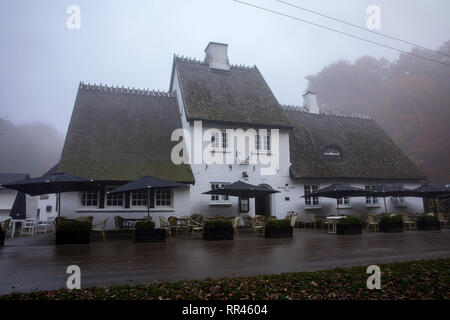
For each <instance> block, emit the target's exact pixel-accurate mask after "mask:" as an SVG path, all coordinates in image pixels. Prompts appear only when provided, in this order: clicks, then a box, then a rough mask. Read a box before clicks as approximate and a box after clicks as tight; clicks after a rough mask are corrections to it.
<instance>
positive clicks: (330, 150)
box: [323, 146, 341, 157]
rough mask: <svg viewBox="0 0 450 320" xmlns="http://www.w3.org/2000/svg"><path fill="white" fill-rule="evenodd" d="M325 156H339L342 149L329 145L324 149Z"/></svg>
mask: <svg viewBox="0 0 450 320" xmlns="http://www.w3.org/2000/svg"><path fill="white" fill-rule="evenodd" d="M323 155H324V156H332V157H339V156H340V155H341V150H340V149H339V148H338V147H336V146H328V147H326V148H325V150H324V151H323Z"/></svg>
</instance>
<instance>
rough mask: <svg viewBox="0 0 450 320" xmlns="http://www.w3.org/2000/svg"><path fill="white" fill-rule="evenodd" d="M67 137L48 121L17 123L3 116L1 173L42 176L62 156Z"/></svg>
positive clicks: (0, 136)
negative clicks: (47, 122)
mask: <svg viewBox="0 0 450 320" xmlns="http://www.w3.org/2000/svg"><path fill="white" fill-rule="evenodd" d="M63 144H64V136H63V135H62V134H61V133H59V132H58V131H57V130H56V129H54V128H53V127H52V126H50V125H49V124H46V123H41V122H37V123H31V124H25V125H17V126H16V125H14V124H13V123H11V122H10V121H8V120H5V119H1V118H0V150H1V152H0V172H1V173H29V174H30V175H31V176H32V177H36V176H40V175H42V174H43V173H45V172H47V171H48V170H49V169H50V168H51V167H53V166H54V165H55V164H56V163H57V162H58V161H59V158H60V156H61V151H62V147H63Z"/></svg>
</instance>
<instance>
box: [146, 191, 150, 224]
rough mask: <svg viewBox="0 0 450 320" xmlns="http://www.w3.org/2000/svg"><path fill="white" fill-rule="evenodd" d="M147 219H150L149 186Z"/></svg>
mask: <svg viewBox="0 0 450 320" xmlns="http://www.w3.org/2000/svg"><path fill="white" fill-rule="evenodd" d="M147 220H148V221H150V189H148V188H147Z"/></svg>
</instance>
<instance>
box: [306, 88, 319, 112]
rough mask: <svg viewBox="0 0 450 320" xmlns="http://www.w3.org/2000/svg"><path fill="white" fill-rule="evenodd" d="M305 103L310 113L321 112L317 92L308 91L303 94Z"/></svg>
mask: <svg viewBox="0 0 450 320" xmlns="http://www.w3.org/2000/svg"><path fill="white" fill-rule="evenodd" d="M303 104H304V105H305V107H306V108H307V109H308V110H309V112H310V113H315V114H319V104H318V103H317V95H316V93H315V92H312V91H306V92H305V93H304V94H303Z"/></svg>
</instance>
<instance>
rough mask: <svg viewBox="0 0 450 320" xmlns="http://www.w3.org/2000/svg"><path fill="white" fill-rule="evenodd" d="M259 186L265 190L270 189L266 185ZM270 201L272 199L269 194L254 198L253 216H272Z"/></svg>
mask: <svg viewBox="0 0 450 320" xmlns="http://www.w3.org/2000/svg"><path fill="white" fill-rule="evenodd" d="M259 186H260V187H264V188H267V189H271V187H270V186H268V185H264V184H260V185H259ZM271 199H272V195H271V194H267V195H264V196H260V197H256V198H255V215H258V214H259V215H262V216H266V217H269V216H270V215H271V214H272V210H271V208H272V206H271Z"/></svg>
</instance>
